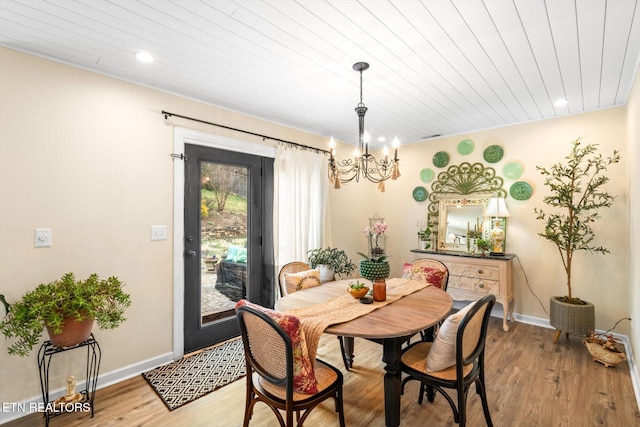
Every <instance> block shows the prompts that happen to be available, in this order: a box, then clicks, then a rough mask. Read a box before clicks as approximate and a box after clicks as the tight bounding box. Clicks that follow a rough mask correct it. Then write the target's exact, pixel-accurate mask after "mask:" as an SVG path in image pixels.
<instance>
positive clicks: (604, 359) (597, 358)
mask: <svg viewBox="0 0 640 427" xmlns="http://www.w3.org/2000/svg"><path fill="white" fill-rule="evenodd" d="M582 342H583V343H584V345H586V346H587V350H589V353H590V354H591V358H592V360H593V361H594V362H600V363H602V364H603V365H604V366H606V367H607V368H608V367H609V366H616V365H617V364H618V363H620V362H622V361H623V360H627V356H626V355H625V354H624V353H621V352H617V351H610V350H607V349H605V348H603V347H602V346H601V345H600V344H598V343H595V342H590V341H589V340H582Z"/></svg>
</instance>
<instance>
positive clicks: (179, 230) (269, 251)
mask: <svg viewBox="0 0 640 427" xmlns="http://www.w3.org/2000/svg"><path fill="white" fill-rule="evenodd" d="M186 144H191V145H197V146H204V147H209V148H217V149H222V150H228V151H235V152H240V153H245V154H252V155H256V156H261V157H264V158H265V159H264V165H263V167H262V173H263V174H269V175H268V176H273V159H274V158H275V153H276V148H275V147H269V146H266V145H262V144H256V143H252V142H247V141H241V140H235V139H231V138H227V137H222V136H219V135H213V134H207V133H202V132H198V131H194V130H190V129H184V128H175V132H174V153H173V157H174V223H173V224H174V275H173V278H174V286H173V289H174V304H173V306H174V315H173V325H174V335H173V358H174V360H178V359H180V358H181V357H182V356H183V355H184V348H185V335H184V326H185V324H184V322H185V316H184V312H185V305H184V304H185V295H184V292H185V258H184V254H185V251H186V249H185V235H184V221H185V215H184V208H185V206H184V195H185V194H184V189H185V164H184V163H185V162H184V160H181V159H180V156H179V155H180V154H184V153H185V146H186ZM266 181H268V182H270V185H268V186H264V187H263V190H262V191H261V194H260V197H266V196H269V198H270V199H271V201H270V202H271V204H270V208H265V209H264V211H263V212H262V213H261V214H260V215H259V216H260V217H261V220H262V222H263V224H264V226H263V233H262V235H255V236H253V235H252V236H251V237H250V238H251V239H254V238H255V239H259V240H261V241H262V242H263V243H264V242H273V227H272V224H273V222H272V221H273V181H272V180H266ZM265 205H267V204H265V203H263V206H265ZM262 248H263V249H262V254H263V255H262V257H260V256H257V257H255V256H254V257H253V258H255V259H256V261H260V266H259V267H255V266H254V267H252V268H253V269H254V271H255V270H256V269H258V271H259V272H260V274H261V277H260V279H259V283H260V287H259V290H257V289H254V290H253V291H252V292H251V293H250V294H249V295H248V298H249V299H250V300H251V301H253V302H256V303H259V304H262V305H265V306H268V307H272V306H273V304H274V302H275V296H276V287H275V285H276V283H275V270H274V268H275V267H274V253H273V245H272V244H266V245H265V244H262ZM198 252H199V250H198ZM248 292H249V291H248Z"/></svg>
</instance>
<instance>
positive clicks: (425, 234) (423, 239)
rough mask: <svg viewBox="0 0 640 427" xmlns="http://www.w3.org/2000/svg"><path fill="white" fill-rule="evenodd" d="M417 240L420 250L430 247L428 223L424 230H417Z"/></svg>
mask: <svg viewBox="0 0 640 427" xmlns="http://www.w3.org/2000/svg"><path fill="white" fill-rule="evenodd" d="M418 241H419V242H420V249H421V250H425V249H430V248H431V227H430V226H429V225H427V227H426V228H425V229H424V230H420V231H418Z"/></svg>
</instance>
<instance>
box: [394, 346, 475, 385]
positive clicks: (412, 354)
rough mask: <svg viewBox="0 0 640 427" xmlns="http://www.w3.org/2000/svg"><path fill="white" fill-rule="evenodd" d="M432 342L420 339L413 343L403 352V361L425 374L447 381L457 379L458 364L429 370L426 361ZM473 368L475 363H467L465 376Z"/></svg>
mask: <svg viewBox="0 0 640 427" xmlns="http://www.w3.org/2000/svg"><path fill="white" fill-rule="evenodd" d="M433 344H434V343H432V342H425V341H419V342H417V343H416V344H414V345H412V346H411V347H410V348H408V349H407V350H406V351H405V352H404V353H403V354H402V363H403V364H404V365H406V366H408V367H410V368H412V369H414V370H416V371H418V372H420V373H422V374H424V375H428V376H430V377H434V378H439V379H442V380H446V381H454V380H455V379H456V365H455V363H454V364H453V366H449V367H447V368H444V369H442V370H440V371H435V372H430V371H429V372H427V365H426V363H425V362H424V361H425V360H426V359H427V357H428V356H429V353H430V352H431V351H432V349H433ZM471 369H473V365H467V366H465V367H464V368H463V370H462V372H463V374H464V375H465V376H467V375H468V374H469V372H471Z"/></svg>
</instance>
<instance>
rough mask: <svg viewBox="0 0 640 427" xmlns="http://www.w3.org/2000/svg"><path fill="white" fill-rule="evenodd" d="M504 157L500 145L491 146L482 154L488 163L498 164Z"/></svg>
mask: <svg viewBox="0 0 640 427" xmlns="http://www.w3.org/2000/svg"><path fill="white" fill-rule="evenodd" d="M503 155H504V150H503V149H502V147H500V146H499V145H490V146H488V147H487V148H485V149H484V152H483V153H482V157H484V160H485V161H486V162H488V163H497V162H499V161H500V160H502V156H503Z"/></svg>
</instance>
